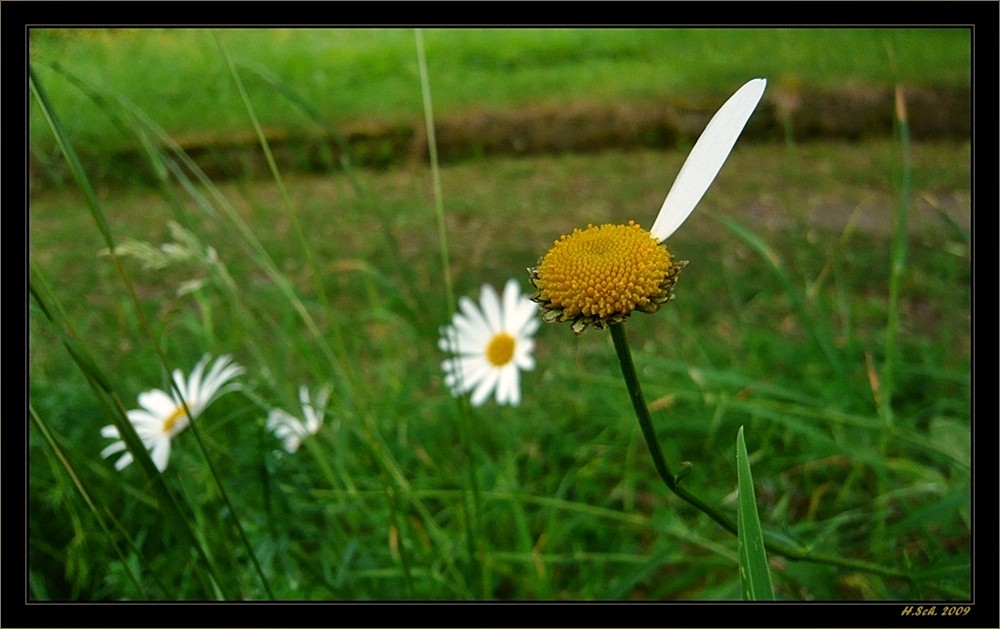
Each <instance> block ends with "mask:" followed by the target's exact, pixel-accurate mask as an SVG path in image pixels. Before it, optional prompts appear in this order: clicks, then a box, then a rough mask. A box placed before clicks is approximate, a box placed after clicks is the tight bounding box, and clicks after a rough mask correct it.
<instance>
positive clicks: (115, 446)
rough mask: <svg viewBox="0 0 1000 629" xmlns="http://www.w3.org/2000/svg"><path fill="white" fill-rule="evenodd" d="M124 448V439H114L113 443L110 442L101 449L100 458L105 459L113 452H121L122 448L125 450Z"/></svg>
mask: <svg viewBox="0 0 1000 629" xmlns="http://www.w3.org/2000/svg"><path fill="white" fill-rule="evenodd" d="M125 449H126V448H125V442H124V441H115V442H114V443H112V444H111V445H109V446H108V447H106V448H104V449H103V450H101V458H102V459H106V458H108V457H109V456H111V455H112V454H115V453H116V452H121V451H122V450H125Z"/></svg>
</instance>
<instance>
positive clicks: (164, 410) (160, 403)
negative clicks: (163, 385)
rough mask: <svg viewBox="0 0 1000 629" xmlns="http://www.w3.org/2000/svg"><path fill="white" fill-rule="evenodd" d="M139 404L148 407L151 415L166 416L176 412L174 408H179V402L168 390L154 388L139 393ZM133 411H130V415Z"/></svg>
mask: <svg viewBox="0 0 1000 629" xmlns="http://www.w3.org/2000/svg"><path fill="white" fill-rule="evenodd" d="M139 406H141V407H142V408H144V409H146V411H148V412H149V414H150V415H153V416H155V417H161V418H165V417H168V416H169V415H170V414H171V413H173V412H174V409H175V408H177V402H176V401H175V400H174V398H173V396H170V395H167V394H166V392H164V391H161V390H159V389H153V390H152V391H144V392H143V393H140V394H139ZM131 413H132V411H129V416H130V417H131Z"/></svg>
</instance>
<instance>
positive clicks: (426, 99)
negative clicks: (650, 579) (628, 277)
mask: <svg viewBox="0 0 1000 629" xmlns="http://www.w3.org/2000/svg"><path fill="white" fill-rule="evenodd" d="M414 39H415V43H416V47H417V66H418V67H419V69H420V93H421V97H422V100H423V104H424V125H425V127H426V129H427V150H428V153H429V155H428V156H429V158H430V164H431V181H432V185H433V190H434V216H435V219H436V223H437V231H438V243H439V244H440V253H441V274H442V280H443V281H444V293H445V299H446V301H447V304H448V312H455V309H456V306H455V290H454V288H453V286H452V280H451V263H450V262H449V256H448V232H447V229H446V228H445V222H444V193H443V191H442V187H441V168H440V165H439V164H438V154H437V138H436V136H435V134H434V105H433V100H432V98H431V84H430V77H429V74H428V72H427V55H426V53H425V51H424V34H423V30H422V29H419V28H418V29H415V30H414ZM452 341H453V342H452V344H451V345H452V346H453V347H457V343H455V342H454V339H452ZM457 376H458V377H459V378H461V371H460V370H459V371H458V372H457ZM459 389H461V383H459ZM457 404H458V408H459V414H460V415H461V417H462V421H461V429H462V443H463V444H464V448H465V458H466V469H467V472H468V477H469V487H470V488H471V490H472V506H471V508H470V507H469V505H468V504H467V502H468V501H467V500H466V501H463V506H464V509H465V510H466V518H467V519H468V521H469V525H468V527H467V529H466V535H467V538H466V539H467V543H468V547H469V554H470V559H472V561H473V562H475V564H476V565H477V567H478V571H479V596H480V598H487V597H488V596H489V592H490V590H491V589H492V588H491V586H490V582H489V567H488V564H489V556H488V552H487V548H486V536H485V534H484V532H483V529H482V517H481V512H482V503H481V499H480V495H479V493H480V488H479V477H478V474H477V472H476V454H475V449H474V448H473V427H472V412H471V409H470V408H469V404H468V401H467V400H466V399H465V397H464V396H458V397H457Z"/></svg>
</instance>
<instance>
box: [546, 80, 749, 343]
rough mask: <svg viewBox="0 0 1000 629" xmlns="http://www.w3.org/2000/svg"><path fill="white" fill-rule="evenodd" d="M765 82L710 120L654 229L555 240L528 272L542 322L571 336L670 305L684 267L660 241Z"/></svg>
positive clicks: (718, 161)
mask: <svg viewBox="0 0 1000 629" xmlns="http://www.w3.org/2000/svg"><path fill="white" fill-rule="evenodd" d="M766 85H767V81H766V80H764V79H753V80H752V81H748V82H747V83H746V84H744V85H743V87H741V88H740V89H738V90H736V93H735V94H733V95H732V96H731V97H730V98H729V100H727V101H726V102H725V103H723V105H722V107H720V108H719V111H717V112H716V113H715V116H713V117H712V119H711V120H710V121H709V122H708V125H707V126H706V127H705V130H704V131H702V133H701V136H700V137H699V138H698V141H697V142H695V144H694V147H693V148H692V149H691V153H690V155H688V158H687V160H686V161H685V162H684V165H683V166H681V170H680V172H679V173H678V174H677V178H676V179H675V180H674V184H673V186H671V188H670V191H669V192H667V198H666V199H665V200H664V201H663V205H662V207H661V208H660V212H659V214H657V216H656V220H655V221H653V226H652V227H650V228H649V231H646V230H645V229H643V228H642V227H640V226H639V225H638V224H637V223H635V222H634V221H629V222H628V224H626V225H613V224H606V225H600V226H594V225H588V226H587V227H586V229H574V230H573V233H572V234H567V235H564V236H562V237H560V238H559V239H558V240H556V241H555V242H554V243H553V245H552V248H551V249H549V251H548V253H546V254H545V255H544V256H542V257H541V258H540V259H539V260H538V264H537V265H536V266H535V268H533V269H529V273H530V274H531V284H532V286H534V287H535V288H536V289H537V290H536V292H535V293H534V294H533V295H532V296H531V299H532V300H534V301H536V302H538V303H539V304H540V306H541V310H542V320H544V321H546V322H562V321H565V322H569V323H570V324H571V326H572V329H573V331H574V332H576V333H577V334H579V333H581V332H583V331H584V330H586V329H587V327H588V326H593V327H594V328H596V329H602V328H605V327H607V326H609V325H613V324H616V323H621V322H622V321H624V320H625V319H626V318H628V316H629V315H630V314H632V312H633V311H634V310H639V311H640V312H646V313H653V312H656V311H657V310H659V309H660V307H661V306H662V305H663V304H665V303H666V302H668V301H670V300H671V299H672V298H673V296H674V294H673V289H674V284H676V283H677V276H678V274H679V273H680V271H681V269H683V268H684V266H685V265H686V264H687V262H686V261H684V260H676V259H675V258H674V257H673V255H672V254H671V253H670V252H669V251H668V250H667V247H666V245H664V244H663V242H664V241H665V240H666V239H667V238H669V237H670V236H671V235H672V234H673V233H674V232H675V231H676V230H677V228H678V227H680V225H681V223H683V222H684V221H685V220H686V219H687V217H688V216H689V215H690V214H691V212H692V211H694V208H695V206H696V205H697V204H698V201H700V200H701V197H702V196H703V195H704V194H705V191H706V190H708V187H709V185H711V183H712V181H713V180H714V179H715V176H716V175H717V174H719V170H720V169H721V168H722V165H723V164H724V163H725V161H726V158H727V157H729V153H730V151H732V150H733V146H734V145H735V144H736V140H737V138H739V137H740V133H742V132H743V127H744V126H746V123H747V121H748V120H749V119H750V115H751V114H753V111H754V109H755V108H756V107H757V103H759V102H760V99H761V97H762V96H763V95H764V87H765V86H766Z"/></svg>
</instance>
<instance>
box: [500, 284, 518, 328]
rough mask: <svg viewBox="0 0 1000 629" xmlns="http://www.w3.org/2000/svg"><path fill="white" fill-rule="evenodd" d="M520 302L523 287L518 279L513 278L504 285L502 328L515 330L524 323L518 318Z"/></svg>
mask: <svg viewBox="0 0 1000 629" xmlns="http://www.w3.org/2000/svg"><path fill="white" fill-rule="evenodd" d="M520 303H521V287H520V286H518V284H517V280H515V279H514V278H511V279H509V280H507V283H506V284H504V287H503V311H502V312H501V315H502V316H503V321H502V322H501V326H502V327H501V328H500V329H502V330H507V331H509V332H515V331H516V330H517V329H518V328H519V327H520V324H521V323H523V322H522V321H520V320H519V319H518V310H517V307H518V304H520Z"/></svg>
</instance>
